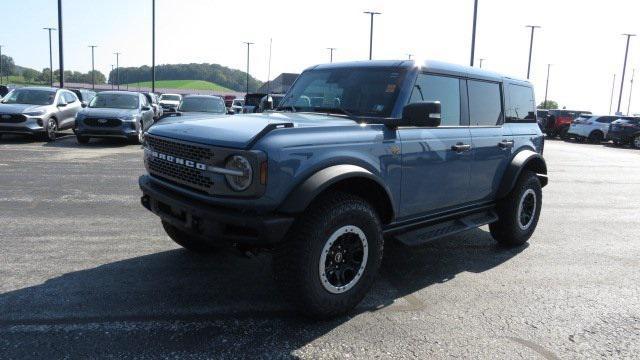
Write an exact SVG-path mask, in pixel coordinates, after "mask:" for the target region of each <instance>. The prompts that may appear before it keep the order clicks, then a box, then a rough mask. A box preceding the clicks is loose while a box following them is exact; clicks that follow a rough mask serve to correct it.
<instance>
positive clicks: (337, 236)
mask: <svg viewBox="0 0 640 360" xmlns="http://www.w3.org/2000/svg"><path fill="white" fill-rule="evenodd" d="M535 115H536V112H535V100H534V93H533V88H532V86H531V84H530V83H529V82H526V81H520V80H515V79H512V78H508V77H504V76H501V75H498V74H495V73H491V72H486V71H482V70H479V69H476V68H469V67H462V66H457V65H450V64H445V63H440V62H433V61H427V62H425V63H416V62H414V61H365V62H353V63H341V64H336V63H334V64H325V65H318V66H313V67H311V68H308V69H307V70H305V71H304V72H303V73H302V74H301V75H300V77H299V78H298V79H297V80H296V82H295V83H294V84H293V86H292V87H291V89H290V90H289V92H288V93H287V94H286V96H285V97H284V99H282V101H281V102H280V104H279V106H278V107H277V108H276V109H274V110H272V111H266V112H264V113H260V114H246V115H240V116H235V117H232V118H229V117H225V116H208V117H207V116H205V117H203V118H199V119H196V118H189V119H185V120H178V121H176V122H172V123H169V124H166V125H163V124H158V125H156V126H153V127H152V128H151V129H150V130H149V131H148V133H147V135H146V136H145V138H144V139H145V140H144V141H145V142H144V162H145V166H146V169H147V171H148V174H147V175H144V176H142V177H140V180H139V183H140V188H141V189H142V192H143V196H142V199H141V201H142V204H143V205H144V207H146V208H147V209H149V210H151V211H152V212H153V213H155V214H156V215H158V216H159V217H160V218H161V220H162V225H163V226H164V229H165V230H166V232H167V234H168V235H169V237H171V238H172V239H173V240H174V241H175V242H176V243H178V244H179V245H181V246H183V247H185V248H187V249H189V250H192V251H196V252H206V251H213V250H215V249H216V248H219V247H220V246H224V245H229V246H236V247H241V248H242V247H251V248H260V249H268V250H270V251H273V253H274V260H273V264H274V271H275V275H276V277H277V279H278V283H279V284H280V285H282V289H283V290H284V292H285V293H286V294H287V295H288V296H289V298H290V299H291V301H292V302H294V303H295V304H296V305H297V306H298V308H299V309H300V310H301V311H302V312H303V313H304V314H308V315H312V316H315V317H321V318H324V317H331V316H336V315H339V314H343V313H345V312H347V311H349V310H351V309H352V308H354V307H355V306H356V305H357V304H358V303H359V302H360V301H361V300H362V299H363V298H364V296H365V295H366V293H367V291H368V290H369V289H370V288H371V286H372V283H373V282H374V279H375V276H376V273H377V272H378V269H379V267H380V263H381V259H382V254H383V244H384V242H385V241H399V242H401V243H404V244H406V245H418V244H422V243H425V242H428V241H431V240H434V239H438V238H441V237H444V236H447V235H450V234H454V233H457V232H461V231H465V230H469V229H472V228H476V227H479V226H482V225H487V224H488V225H489V229H490V231H491V235H492V236H493V238H494V239H495V240H496V241H497V242H498V243H500V244H502V245H504V246H518V245H522V244H523V243H525V242H526V241H527V240H528V239H529V238H530V237H531V235H532V233H533V231H534V230H535V228H536V225H537V222H538V218H539V215H540V209H541V206H542V190H541V189H542V187H543V186H545V185H546V184H547V176H546V174H547V167H546V164H545V161H544V159H543V157H542V152H543V146H544V140H543V136H542V133H541V131H540V129H539V127H538V125H537V123H536V116H535Z"/></svg>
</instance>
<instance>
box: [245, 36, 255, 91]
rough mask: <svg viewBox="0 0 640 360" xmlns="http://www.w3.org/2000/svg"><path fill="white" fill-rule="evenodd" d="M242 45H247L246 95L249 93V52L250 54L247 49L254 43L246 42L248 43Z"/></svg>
mask: <svg viewBox="0 0 640 360" xmlns="http://www.w3.org/2000/svg"><path fill="white" fill-rule="evenodd" d="M244 43H245V44H247V88H246V91H247V94H248V93H249V52H250V50H249V47H250V46H251V45H253V44H254V43H252V42H248V41H244Z"/></svg>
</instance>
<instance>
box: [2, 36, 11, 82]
mask: <svg viewBox="0 0 640 360" xmlns="http://www.w3.org/2000/svg"><path fill="white" fill-rule="evenodd" d="M2 46H3V45H0V84H2ZM7 82H9V80H7Z"/></svg>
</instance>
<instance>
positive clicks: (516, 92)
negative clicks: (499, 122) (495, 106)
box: [505, 84, 536, 122]
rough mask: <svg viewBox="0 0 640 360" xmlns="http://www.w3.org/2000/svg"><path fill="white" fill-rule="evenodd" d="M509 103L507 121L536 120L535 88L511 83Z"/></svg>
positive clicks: (508, 88) (506, 110) (508, 91)
mask: <svg viewBox="0 0 640 360" xmlns="http://www.w3.org/2000/svg"><path fill="white" fill-rule="evenodd" d="M507 94H508V104H507V106H506V107H505V113H506V121H507V122H518V121H524V122H526V121H535V119H536V106H535V100H534V99H533V89H531V88H530V87H527V86H521V85H513V84H510V85H509V86H508V87H507Z"/></svg>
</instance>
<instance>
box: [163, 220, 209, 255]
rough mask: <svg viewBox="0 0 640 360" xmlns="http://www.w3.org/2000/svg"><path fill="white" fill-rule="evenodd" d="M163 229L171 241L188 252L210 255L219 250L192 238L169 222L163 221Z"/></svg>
mask: <svg viewBox="0 0 640 360" xmlns="http://www.w3.org/2000/svg"><path fill="white" fill-rule="evenodd" d="M162 227H163V228H164V231H165V232H166V233H167V235H169V237H170V238H171V240H173V241H175V242H176V244H178V245H180V246H182V247H183V248H185V249H187V250H190V251H193V252H196V253H210V252H214V251H216V250H217V249H219V247H217V246H214V245H211V244H208V243H206V242H204V241H203V240H201V239H199V238H197V237H194V236H191V235H189V234H187V233H186V232H184V231H182V230H180V229H178V228H177V227H175V226H173V225H171V224H169V223H168V222H165V221H163V222H162Z"/></svg>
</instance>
